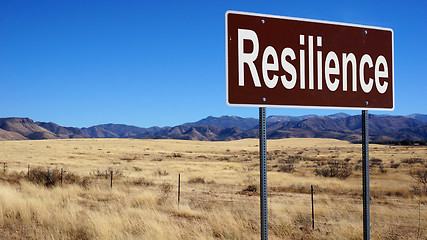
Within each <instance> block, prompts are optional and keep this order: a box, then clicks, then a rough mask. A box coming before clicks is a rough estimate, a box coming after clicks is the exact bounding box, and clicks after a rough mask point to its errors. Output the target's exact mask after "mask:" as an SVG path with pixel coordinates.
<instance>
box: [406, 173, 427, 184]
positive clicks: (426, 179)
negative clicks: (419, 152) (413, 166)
mask: <svg viewBox="0 0 427 240" xmlns="http://www.w3.org/2000/svg"><path fill="white" fill-rule="evenodd" d="M409 175H411V177H412V178H413V179H415V180H416V181H417V182H419V183H421V184H423V185H424V186H425V185H427V169H418V170H412V171H410V172H409Z"/></svg>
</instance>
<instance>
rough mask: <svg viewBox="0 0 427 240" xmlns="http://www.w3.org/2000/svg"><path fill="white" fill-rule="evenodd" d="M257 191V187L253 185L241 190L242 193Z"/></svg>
mask: <svg viewBox="0 0 427 240" xmlns="http://www.w3.org/2000/svg"><path fill="white" fill-rule="evenodd" d="M257 190H258V187H257V186H256V185H254V184H251V185H248V186H247V187H246V188H245V189H243V191H244V192H256V191H257Z"/></svg>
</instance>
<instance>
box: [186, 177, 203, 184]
mask: <svg viewBox="0 0 427 240" xmlns="http://www.w3.org/2000/svg"><path fill="white" fill-rule="evenodd" d="M188 183H205V179H204V178H202V177H194V178H191V179H190V180H188Z"/></svg>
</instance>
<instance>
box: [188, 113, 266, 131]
mask: <svg viewBox="0 0 427 240" xmlns="http://www.w3.org/2000/svg"><path fill="white" fill-rule="evenodd" d="M257 124H258V119H256V118H242V117H237V116H221V117H212V116H209V117H207V118H204V119H202V120H200V121H197V122H192V123H184V124H183V125H184V126H200V125H205V126H206V125H214V126H217V127H220V128H234V127H235V128H238V129H239V130H242V131H245V130H248V129H251V128H253V127H254V126H255V125H257Z"/></svg>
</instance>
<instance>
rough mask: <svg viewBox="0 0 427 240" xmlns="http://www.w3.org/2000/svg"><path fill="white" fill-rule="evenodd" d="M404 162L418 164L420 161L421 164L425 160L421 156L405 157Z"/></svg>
mask: <svg viewBox="0 0 427 240" xmlns="http://www.w3.org/2000/svg"><path fill="white" fill-rule="evenodd" d="M402 163H407V164H416V163H420V164H424V160H423V159H421V158H407V159H404V160H403V161H402Z"/></svg>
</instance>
